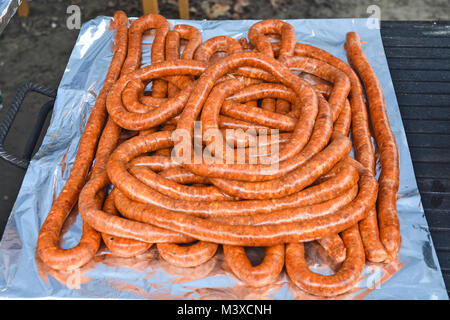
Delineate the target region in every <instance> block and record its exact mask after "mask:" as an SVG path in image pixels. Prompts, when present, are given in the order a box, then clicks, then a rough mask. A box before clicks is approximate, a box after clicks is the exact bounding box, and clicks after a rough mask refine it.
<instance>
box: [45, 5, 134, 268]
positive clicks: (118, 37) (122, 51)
mask: <svg viewBox="0 0 450 320" xmlns="http://www.w3.org/2000/svg"><path fill="white" fill-rule="evenodd" d="M112 23H113V27H114V28H115V29H116V34H115V41H116V44H115V49H114V55H113V58H112V60H111V64H110V66H109V69H108V72H107V74H106V78H105V81H104V84H103V87H102V89H101V91H100V94H99V96H98V98H97V100H96V102H95V105H94V107H93V109H92V111H91V114H90V116H89V119H88V122H87V124H86V127H85V129H84V132H83V134H82V136H81V140H80V143H79V146H78V151H77V155H76V157H75V161H74V164H73V166H72V169H71V172H70V176H69V178H68V180H67V181H66V183H65V185H64V187H63V190H62V191H61V193H60V195H59V196H58V198H57V199H56V200H55V201H54V202H53V204H52V208H51V210H50V212H49V213H48V215H47V217H46V219H45V221H44V224H43V225H42V227H41V229H40V232H39V236H38V241H37V254H38V255H39V257H40V258H41V259H42V261H43V262H44V263H45V264H46V265H47V266H49V267H51V268H53V269H57V270H71V269H75V268H78V267H81V266H82V265H84V264H86V263H87V262H88V261H89V260H90V259H92V257H93V256H94V254H95V253H96V252H97V250H98V248H99V246H100V234H99V233H98V232H96V231H95V230H94V229H93V228H92V227H91V226H90V225H89V224H87V223H85V221H83V234H82V236H81V240H80V242H79V244H78V245H77V246H75V247H73V248H71V249H61V248H60V247H59V241H58V240H59V234H60V231H61V228H62V225H63V223H64V221H65V220H66V218H67V215H68V214H69V212H70V211H71V209H72V207H73V206H74V204H75V202H76V201H77V199H78V195H79V194H80V191H81V189H82V188H83V185H84V182H85V179H86V176H87V172H88V170H89V168H90V166H91V163H92V160H93V157H94V152H95V148H96V145H97V142H98V137H99V136H100V132H101V130H102V128H103V125H104V121H105V117H106V108H105V101H106V96H107V94H108V92H109V91H110V90H111V87H112V86H113V84H114V82H115V81H116V79H117V78H118V76H119V74H120V70H121V68H122V64H123V62H124V60H125V57H126V48H127V41H128V39H127V27H128V18H127V16H126V14H125V13H124V12H123V11H117V12H116V13H115V14H114V20H113V22H112ZM95 205H98V204H95Z"/></svg>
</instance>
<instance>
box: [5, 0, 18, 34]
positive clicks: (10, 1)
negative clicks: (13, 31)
mask: <svg viewBox="0 0 450 320" xmlns="http://www.w3.org/2000/svg"><path fill="white" fill-rule="evenodd" d="M20 3H21V1H20V0H0V34H2V32H3V30H4V29H5V28H6V26H7V24H8V22H9V20H10V19H11V18H12V16H13V15H14V13H16V11H17V8H19V5H20Z"/></svg>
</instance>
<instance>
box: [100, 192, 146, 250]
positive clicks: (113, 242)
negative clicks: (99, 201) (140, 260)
mask: <svg viewBox="0 0 450 320" xmlns="http://www.w3.org/2000/svg"><path fill="white" fill-rule="evenodd" d="M103 211H104V212H106V213H109V214H111V215H114V216H117V215H118V214H119V213H118V211H117V209H116V207H115V205H114V192H111V193H110V194H109V195H108V197H107V198H106V200H105V203H104V204H103ZM102 239H103V242H104V243H105V245H106V246H107V247H108V249H109V250H110V251H111V253H112V254H114V255H116V256H119V257H125V258H129V257H134V256H137V255H139V254H142V253H144V252H145V251H147V250H148V249H149V248H150V247H151V246H152V245H153V244H152V243H147V242H142V241H137V240H133V239H127V238H120V237H115V236H112V235H110V234H107V233H102Z"/></svg>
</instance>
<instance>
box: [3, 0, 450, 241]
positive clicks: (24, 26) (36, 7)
mask: <svg viewBox="0 0 450 320" xmlns="http://www.w3.org/2000/svg"><path fill="white" fill-rule="evenodd" d="M7 1H11V0H0V4H1V3H2V2H3V3H5V2H7ZM15 1H17V0H15ZM70 5H76V6H78V7H79V9H80V14H81V23H84V22H86V21H88V20H90V19H93V18H95V17H97V16H100V15H105V16H112V15H113V13H114V11H116V10H119V9H120V10H124V11H125V12H126V13H127V15H128V16H130V17H138V16H141V15H142V14H143V8H142V2H141V1H140V0H101V1H93V0H90V1H88V0H69V1H63V0H28V7H29V14H28V16H27V17H19V16H18V14H15V15H14V16H13V17H12V18H11V20H10V21H9V23H8V24H7V26H6V27H5V28H4V30H3V32H2V33H1V35H0V90H1V96H0V119H1V118H2V117H3V115H4V112H5V109H6V108H7V107H8V106H9V105H10V103H11V101H12V100H13V98H14V94H15V91H16V89H17V87H18V86H19V85H20V84H22V83H24V82H27V81H32V82H36V83H40V84H42V85H45V86H47V87H50V88H55V89H56V88H57V87H58V83H59V81H60V79H61V76H62V74H63V72H64V69H65V66H66V64H67V61H68V59H69V56H70V53H71V51H72V48H73V45H74V43H75V41H76V39H77V36H78V33H79V30H78V29H77V28H75V29H69V28H68V27H67V19H68V17H69V16H70V14H68V13H67V8H68V7H69V6H70ZM373 5H376V6H378V8H379V9H380V10H379V14H380V19H381V20H382V21H383V20H434V21H439V20H447V21H448V20H450V2H449V1H448V0H397V1H388V0H378V1H377V0H369V1H364V0H363V1H358V0H334V1H326V0H309V1H308V0H224V1H217V0H197V1H195V0H190V1H189V15H190V19H220V20H223V19H268V18H279V19H302V18H362V17H369V16H370V15H371V12H370V10H368V9H369V7H370V6H373ZM158 7H159V13H160V14H162V15H163V16H165V17H166V18H171V19H177V18H179V11H178V0H164V1H163V0H159V1H158ZM449 32H450V31H449ZM47 100H48V99H46V98H43V97H40V96H38V95H37V94H30V95H29V96H28V97H27V99H26V101H25V103H24V104H23V106H22V109H21V110H22V111H21V112H20V113H19V114H18V116H17V119H16V121H15V122H14V126H13V128H12V129H11V131H10V134H9V135H8V139H7V141H6V148H7V150H8V151H10V152H11V153H14V154H18V155H20V154H21V153H22V150H23V147H24V145H25V141H26V140H27V138H28V134H29V132H30V130H31V127H32V125H33V123H34V121H35V118H36V115H37V113H38V111H39V109H40V107H41V106H42V104H43V103H44V102H46V101H47ZM2 105H3V108H1V106H2ZM48 121H49V119H47V122H48ZM41 139H42V137H41ZM38 145H39V143H38ZM0 172H1V174H0V226H1V230H0V232H2V231H3V226H4V224H5V223H6V220H7V218H8V216H9V213H10V211H11V209H12V206H13V204H14V201H15V198H16V196H17V193H18V191H19V188H20V185H21V183H22V179H23V176H24V174H25V171H24V170H22V169H19V168H16V167H13V166H12V165H10V164H8V163H6V162H5V161H3V160H0Z"/></svg>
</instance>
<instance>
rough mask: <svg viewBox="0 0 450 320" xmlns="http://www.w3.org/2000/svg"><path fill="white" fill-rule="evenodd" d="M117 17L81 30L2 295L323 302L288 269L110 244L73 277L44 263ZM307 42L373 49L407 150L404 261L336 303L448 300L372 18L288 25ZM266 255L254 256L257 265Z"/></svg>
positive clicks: (316, 250) (34, 170)
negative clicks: (260, 273)
mask: <svg viewBox="0 0 450 320" xmlns="http://www.w3.org/2000/svg"><path fill="white" fill-rule="evenodd" d="M110 20H111V17H98V18H96V19H94V20H91V21H89V22H87V23H85V24H84V25H83V27H82V29H81V31H80V34H79V37H78V40H77V42H76V44H75V46H74V49H73V52H72V54H71V57H70V60H69V62H68V64H67V67H66V70H65V73H64V76H63V78H62V80H61V83H60V85H59V88H58V96H57V99H56V103H55V107H54V111H53V115H52V119H51V124H50V127H49V128H48V131H47V133H46V136H45V139H44V141H43V143H42V146H41V148H40V149H39V151H38V152H37V153H36V155H35V156H34V158H33V159H32V161H31V163H30V166H29V168H28V170H27V172H26V175H25V178H24V180H23V184H22V187H21V189H20V192H19V195H18V197H17V200H16V203H15V205H14V208H13V211H12V213H11V215H10V217H9V220H8V223H7V226H6V229H5V232H4V235H3V239H2V240H1V243H0V297H3V298H17V297H19V298H49V297H51V298H116V299H117V298H118V299H318V297H314V296H311V295H308V294H306V293H305V292H302V291H301V290H300V289H298V288H297V287H296V286H295V285H294V284H293V283H292V282H291V281H290V280H289V278H288V277H287V275H286V273H285V271H283V272H282V273H281V275H280V276H279V278H278V280H277V281H276V282H275V283H273V284H271V285H269V286H267V287H263V288H250V287H248V286H246V285H245V284H244V283H242V282H241V281H239V280H238V279H237V278H235V277H234V276H233V275H232V273H231V271H230V269H229V267H228V266H227V264H226V262H225V261H224V259H223V255H222V253H221V252H220V251H219V252H218V254H217V255H216V256H215V257H214V258H213V259H212V260H210V261H209V262H207V263H205V264H203V265H201V266H199V267H196V268H177V267H174V266H171V265H169V264H167V263H165V262H164V261H163V260H161V259H160V258H159V256H158V253H157V250H156V249H155V248H152V249H150V250H149V251H148V252H146V253H145V254H143V255H141V256H138V257H135V258H128V259H124V258H118V257H115V256H113V255H112V254H110V252H109V251H108V250H107V249H106V248H105V247H102V248H101V250H100V251H99V252H98V253H97V255H96V256H95V258H94V259H93V260H92V261H91V262H90V263H88V264H87V265H86V266H84V267H82V268H81V269H79V270H75V271H72V272H59V271H54V270H50V269H48V268H47V267H46V266H45V265H43V264H42V262H41V261H39V259H37V258H36V255H35V250H36V240H37V237H38V233H39V229H40V226H41V225H42V223H43V222H44V219H45V217H46V215H47V213H48V212H49V210H50V207H51V204H52V201H53V199H54V198H55V197H56V196H57V195H58V194H59V192H60V191H61V189H62V187H63V185H64V183H65V181H66V180H67V178H68V177H69V173H70V168H71V166H72V165H73V161H74V158H75V154H76V151H77V146H78V143H79V139H80V136H81V134H82V131H83V128H84V126H85V124H86V121H87V118H88V116H89V113H90V111H91V109H92V107H93V105H94V102H95V99H96V96H97V94H98V93H99V91H100V88H101V87H102V84H103V80H104V77H105V75H106V72H107V69H108V66H109V62H110V60H111V58H112V42H113V33H114V31H111V30H110V29H109V23H110ZM255 22H256V21H252V20H245V21H242V20H241V21H239V20H233V21H183V22H181V21H177V20H170V23H172V24H173V25H174V24H178V23H187V24H190V25H193V26H195V27H197V28H198V29H199V30H200V31H201V33H202V35H203V39H204V40H206V39H208V38H211V37H213V36H217V35H228V36H231V37H233V38H236V39H237V38H240V37H246V36H247V31H248V29H249V27H250V26H251V25H252V24H254V23H255ZM287 22H289V23H290V24H292V25H293V26H294V27H295V30H296V37H297V41H298V42H303V43H308V44H312V45H315V46H318V47H320V48H322V49H325V50H327V51H329V52H330V53H332V54H334V55H335V56H337V57H339V58H341V59H343V60H344V61H346V57H345V50H344V42H345V35H346V33H347V32H348V31H356V32H358V33H359V34H360V36H361V39H362V40H363V41H365V43H364V46H363V48H364V52H365V53H366V55H367V57H368V59H369V61H370V63H371V64H372V66H373V67H374V69H375V72H376V74H377V76H378V78H379V79H380V82H381V85H382V87H383V91H384V95H385V98H386V105H387V108H388V114H389V118H390V121H391V126H392V129H393V131H394V133H395V137H396V139H397V144H398V147H399V153H400V189H399V194H398V202H397V207H398V213H399V217H400V222H401V235H402V246H401V251H400V256H399V260H398V261H397V262H395V263H391V264H388V265H383V264H368V265H367V266H366V268H365V271H364V274H363V277H362V279H361V281H360V283H359V284H358V285H357V286H356V287H355V288H354V290H352V291H351V292H349V293H347V294H345V295H343V296H339V297H336V298H337V299H448V296H447V292H446V289H445V286H444V282H443V278H442V274H441V270H440V267H439V263H438V259H437V257H436V253H435V250H434V246H433V242H432V239H431V236H430V232H429V230H428V225H427V222H426V219H425V215H424V211H423V208H422V205H421V200H420V195H419V192H418V189H417V184H416V179H415V176H414V171H413V166H412V162H411V157H410V153H409V149H408V143H407V140H406V136H405V131H404V128H403V124H402V120H401V117H400V112H399V108H398V104H397V100H396V96H395V92H394V87H393V85H392V80H391V76H390V73H389V69H388V65H387V61H386V57H385V54H384V49H383V45H382V40H381V36H380V31H379V29H377V28H374V25H373V23H372V22H373V21H370V20H368V19H332V20H320V19H317V20H288V21H287ZM151 41H152V38H151V36H148V37H146V38H145V39H144V41H143V43H144V45H143V51H144V52H143V65H148V64H149V63H150V48H151ZM80 237H81V218H80V215H79V214H78V212H77V210H76V208H75V209H74V210H73V212H72V214H71V215H70V216H69V218H68V221H67V223H66V224H65V228H64V231H63V237H62V247H63V248H70V247H72V246H74V245H76V244H77V242H78V240H79V239H80ZM308 252H309V256H310V257H312V258H311V259H310V261H309V262H310V264H311V267H312V268H313V270H315V271H317V272H321V273H329V272H330V270H332V269H333V268H334V267H336V266H334V265H333V263H332V262H331V261H329V259H328V258H327V257H326V256H325V255H324V254H323V252H321V247H320V246H318V245H316V244H315V243H314V242H313V243H310V244H309V245H308ZM260 255H261V252H260V251H259V250H257V249H253V250H250V252H249V256H250V258H251V259H257V258H258V256H260Z"/></svg>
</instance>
